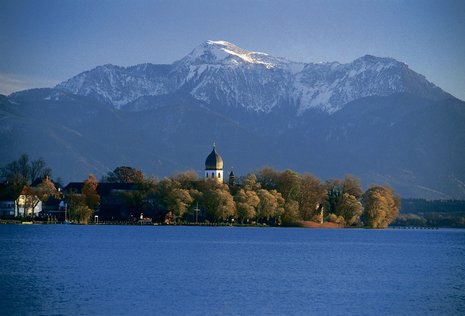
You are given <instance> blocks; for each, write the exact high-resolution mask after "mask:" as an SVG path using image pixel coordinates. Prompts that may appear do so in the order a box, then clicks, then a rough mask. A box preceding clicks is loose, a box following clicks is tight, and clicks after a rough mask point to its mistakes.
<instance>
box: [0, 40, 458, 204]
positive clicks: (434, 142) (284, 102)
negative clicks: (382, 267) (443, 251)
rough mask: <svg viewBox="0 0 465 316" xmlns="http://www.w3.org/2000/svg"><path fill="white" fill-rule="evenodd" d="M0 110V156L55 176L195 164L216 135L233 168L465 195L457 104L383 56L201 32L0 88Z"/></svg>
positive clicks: (420, 193)
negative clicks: (36, 160)
mask: <svg viewBox="0 0 465 316" xmlns="http://www.w3.org/2000/svg"><path fill="white" fill-rule="evenodd" d="M0 119H1V120H2V125H1V127H0V135H1V137H2V142H1V145H0V152H1V161H0V163H2V164H4V163H5V162H8V161H11V160H13V159H16V158H17V157H18V156H19V154H21V153H23V152H27V153H29V154H30V155H31V156H33V157H39V156H41V157H43V158H44V159H45V160H46V161H47V162H48V163H49V165H50V166H51V167H52V168H53V170H54V173H55V175H57V176H58V175H59V176H62V177H63V178H64V179H65V180H82V179H84V178H85V177H86V175H87V173H89V172H93V173H96V174H97V175H102V174H104V173H106V172H107V171H109V170H112V169H114V168H115V167H116V166H119V165H130V166H133V167H136V168H139V169H142V170H143V171H144V172H146V173H149V174H157V175H159V176H163V175H167V174H171V173H172V172H175V171H183V170H187V169H195V170H198V171H199V172H200V170H201V168H202V167H203V162H204V159H205V157H206V155H207V154H208V153H209V151H210V146H211V144H212V142H214V141H216V143H217V145H218V150H219V152H220V153H221V154H222V156H223V158H224V160H225V165H226V169H229V168H231V167H234V168H235V170H236V173H239V174H244V173H247V172H250V171H253V170H255V169H257V168H259V167H261V166H264V165H270V166H273V167H276V168H280V169H285V168H291V169H295V170H297V171H308V172H311V173H313V174H315V175H316V176H318V177H320V178H322V179H328V178H331V177H341V176H343V175H344V174H346V173H352V174H354V175H357V176H359V177H361V178H362V182H363V183H364V184H365V185H369V184H371V183H374V182H376V183H380V184H384V183H387V184H390V185H391V186H393V187H394V188H395V189H396V190H397V191H398V192H399V193H400V194H401V195H402V196H404V197H426V198H465V183H464V182H465V164H464V163H463V162H464V161H465V127H464V126H465V124H464V122H465V104H464V102H463V101H461V100H458V99H456V98H454V97H453V96H451V95H450V94H448V93H446V92H444V91H443V90H441V89H440V88H439V87H437V86H435V85H434V84H433V83H431V82H429V81H428V80H427V79H426V78H425V77H424V76H422V75H421V74H418V73H416V72H415V71H413V70H411V69H409V67H408V66H407V65H406V64H404V63H402V62H399V61H397V60H394V59H391V58H380V57H375V56H370V55H366V56H363V57H360V58H358V59H356V60H354V61H353V62H351V63H348V64H340V63H337V62H328V63H319V64H314V63H299V62H292V61H289V60H287V59H285V58H280V57H273V56H270V55H268V54H266V53H260V52H252V51H247V50H244V49H241V48H239V47H237V46H235V45H234V44H232V43H228V42H225V41H207V42H205V43H202V44H201V45H199V46H198V47H196V48H195V49H194V50H192V52H191V53H190V54H188V55H187V56H185V57H184V58H182V59H181V60H178V61H176V62H174V63H172V64H170V65H154V64H142V65H136V66H131V67H119V66H114V65H103V66H99V67H97V68H95V69H92V70H90V71H86V72H83V73H81V74H78V75H77V76H75V77H73V78H71V79H69V80H68V81H65V82H63V83H61V84H59V85H57V86H56V87H55V88H52V89H35V90H26V91H22V92H17V93H13V94H11V95H9V96H8V97H5V96H4V97H2V98H1V99H0ZM199 174H201V173H199Z"/></svg>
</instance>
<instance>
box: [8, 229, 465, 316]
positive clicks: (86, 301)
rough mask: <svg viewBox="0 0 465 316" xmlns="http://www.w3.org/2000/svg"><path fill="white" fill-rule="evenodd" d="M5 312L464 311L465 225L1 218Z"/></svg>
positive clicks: (413, 313)
mask: <svg viewBox="0 0 465 316" xmlns="http://www.w3.org/2000/svg"><path fill="white" fill-rule="evenodd" d="M0 252H1V253H0V263H1V271H0V314H1V315H95V314H98V315H102V314H106V315H108V314H111V315H154V314H157V315H165V314H174V315H185V314H189V315H205V314H221V315H224V314H225V315H237V314H238V315H247V314H263V315H270V314H271V315H272V314H280V315H281V314H292V315H309V314H312V315H346V314H354V315H374V314H381V315H394V314H395V315H463V314H465V290H464V285H465V230H447V229H441V230H352V229H346V230H343V229H340V230H337V229H332V230H331V229H328V230H325V229H296V228H294V229H292V228H236V227H221V228H220V227H218V228H216V227H164V226H147V227H143V226H142V227H141V226H78V225H22V226H21V225H0Z"/></svg>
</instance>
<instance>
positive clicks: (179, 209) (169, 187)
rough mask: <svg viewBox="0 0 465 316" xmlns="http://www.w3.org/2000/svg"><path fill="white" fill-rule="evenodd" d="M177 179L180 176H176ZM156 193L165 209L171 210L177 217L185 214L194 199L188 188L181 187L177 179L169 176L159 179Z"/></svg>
mask: <svg viewBox="0 0 465 316" xmlns="http://www.w3.org/2000/svg"><path fill="white" fill-rule="evenodd" d="M178 179H180V178H179V177H178ZM185 183H186V182H185ZM158 194H159V197H160V200H161V201H162V202H163V205H164V206H165V208H166V210H168V211H171V212H172V213H173V214H174V215H175V216H176V217H178V218H181V217H183V216H184V215H185V214H186V212H187V210H188V208H189V207H190V205H191V204H192V202H193V201H194V198H193V197H192V196H191V194H190V192H189V189H185V188H183V186H182V185H181V183H180V182H179V181H178V180H175V179H171V178H164V179H163V180H162V181H160V183H159V184H158Z"/></svg>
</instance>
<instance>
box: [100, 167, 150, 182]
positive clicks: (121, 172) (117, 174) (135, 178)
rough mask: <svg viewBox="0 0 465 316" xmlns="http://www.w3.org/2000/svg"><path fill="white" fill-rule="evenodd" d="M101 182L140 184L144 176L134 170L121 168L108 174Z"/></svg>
mask: <svg viewBox="0 0 465 316" xmlns="http://www.w3.org/2000/svg"><path fill="white" fill-rule="evenodd" d="M103 180H104V181H105V182H115V183H140V182H142V181H143V180H144V174H143V173H142V171H140V170H137V169H135V168H132V167H127V166H121V167H117V168H115V170H113V171H111V172H109V173H108V174H107V176H106V177H104V178H103Z"/></svg>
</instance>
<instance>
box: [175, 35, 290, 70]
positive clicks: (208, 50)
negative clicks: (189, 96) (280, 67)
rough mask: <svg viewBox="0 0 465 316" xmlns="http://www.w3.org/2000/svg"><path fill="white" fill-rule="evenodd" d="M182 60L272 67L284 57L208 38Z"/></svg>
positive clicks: (193, 62) (192, 62) (190, 62)
mask: <svg viewBox="0 0 465 316" xmlns="http://www.w3.org/2000/svg"><path fill="white" fill-rule="evenodd" d="M181 61H184V62H188V63H189V64H193V65H195V64H221V65H230V66H237V65H240V64H255V65H263V66H265V67H266V68H268V69H270V68H273V67H275V66H276V65H277V64H278V63H282V62H283V61H284V59H281V58H275V57H272V56H270V55H268V54H266V53H262V52H253V51H248V50H245V49H243V48H240V47H239V46H237V45H235V44H233V43H230V42H227V41H222V40H221V41H213V40H208V41H206V42H203V43H202V44H200V45H199V46H197V47H196V48H195V49H194V50H192V51H191V52H190V53H189V54H188V55H187V56H186V57H184V58H183V59H182V60H181Z"/></svg>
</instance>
